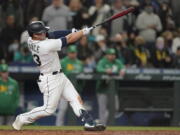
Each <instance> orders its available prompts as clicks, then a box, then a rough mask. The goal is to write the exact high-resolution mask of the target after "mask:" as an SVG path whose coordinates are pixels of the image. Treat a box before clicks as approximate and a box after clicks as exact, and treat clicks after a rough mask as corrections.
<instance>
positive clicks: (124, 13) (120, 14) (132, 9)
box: [91, 7, 135, 29]
mask: <svg viewBox="0 0 180 135" xmlns="http://www.w3.org/2000/svg"><path fill="white" fill-rule="evenodd" d="M134 10H135V8H134V7H130V8H128V9H125V10H123V11H121V12H119V13H117V14H115V15H113V16H111V17H110V18H108V19H106V20H105V21H104V22H102V23H99V24H96V25H94V26H92V27H91V28H92V29H94V28H96V27H97V26H100V25H102V24H104V23H107V22H110V21H112V20H115V19H117V18H119V17H122V16H124V15H127V14H129V13H131V12H133V11H134Z"/></svg>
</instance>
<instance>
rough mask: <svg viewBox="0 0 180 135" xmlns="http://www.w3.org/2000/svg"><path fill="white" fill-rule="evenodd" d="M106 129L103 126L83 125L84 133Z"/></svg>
mask: <svg viewBox="0 0 180 135" xmlns="http://www.w3.org/2000/svg"><path fill="white" fill-rule="evenodd" d="M105 129H106V126H105V125H103V124H97V123H95V124H93V125H89V124H88V123H85V125H84V130H85V131H104V130H105Z"/></svg>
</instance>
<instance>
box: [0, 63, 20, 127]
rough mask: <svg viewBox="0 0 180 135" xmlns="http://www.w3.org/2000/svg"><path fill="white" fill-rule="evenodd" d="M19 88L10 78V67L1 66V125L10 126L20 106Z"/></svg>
mask: <svg viewBox="0 0 180 135" xmlns="http://www.w3.org/2000/svg"><path fill="white" fill-rule="evenodd" d="M19 96H20V95H19V86H18V83H17V81H16V80H14V79H13V78H11V77H9V72H8V65H6V64H0V99H1V102H0V125H10V124H12V121H13V120H14V116H13V115H14V114H15V112H16V109H17V107H18V105H19Z"/></svg>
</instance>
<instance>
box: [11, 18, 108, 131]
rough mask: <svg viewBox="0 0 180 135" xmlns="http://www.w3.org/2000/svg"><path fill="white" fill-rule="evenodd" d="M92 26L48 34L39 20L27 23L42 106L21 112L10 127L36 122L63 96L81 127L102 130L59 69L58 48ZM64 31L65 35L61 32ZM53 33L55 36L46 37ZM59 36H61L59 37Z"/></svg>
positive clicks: (89, 129)
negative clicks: (52, 37)
mask: <svg viewBox="0 0 180 135" xmlns="http://www.w3.org/2000/svg"><path fill="white" fill-rule="evenodd" d="M91 29H92V28H84V29H82V30H79V31H77V32H74V33H70V34H68V33H67V34H68V35H66V34H65V32H64V33H61V32H60V31H55V32H53V33H48V30H49V28H47V27H46V26H45V25H44V23H43V22H42V21H35V22H32V23H31V24H29V25H28V33H29V35H30V37H29V39H28V47H29V50H30V51H31V53H32V56H33V59H34V61H35V63H36V64H37V65H38V68H39V70H40V76H39V79H38V82H37V83H38V86H39V89H40V91H41V93H42V94H43V100H44V105H43V106H41V107H37V108H34V109H33V110H32V111H30V112H27V113H23V114H20V115H18V116H17V117H16V120H15V121H14V123H13V124H12V126H13V128H14V129H16V130H20V129H21V128H22V126H23V125H26V124H30V123H33V122H35V121H36V120H37V119H39V118H41V117H45V116H50V115H52V114H53V113H54V112H55V111H56V108H57V106H58V103H59V100H60V98H64V99H66V100H67V101H68V102H69V103H70V105H71V107H72V108H73V111H74V113H75V114H76V116H77V117H79V118H80V119H81V120H82V121H83V122H84V129H85V130H88V131H103V130H105V128H106V127H105V126H104V125H102V124H98V123H96V122H95V121H94V120H93V118H92V116H91V115H90V114H89V113H88V112H87V111H86V110H85V108H84V107H83V102H82V100H81V97H80V96H79V94H78V93H77V91H76V90H75V88H74V87H73V85H72V83H71V82H70V81H69V79H68V78H67V77H66V76H65V75H64V73H63V72H62V69H61V65H60V61H59V57H58V53H57V52H58V51H60V50H61V48H62V47H63V46H66V45H67V44H70V43H73V42H75V41H77V40H78V39H80V38H81V37H82V36H83V35H87V34H89V32H90V31H91ZM63 34H64V37H62V35H63ZM50 35H53V36H54V37H55V38H56V39H49V38H48V37H49V36H50ZM59 37H61V38H59Z"/></svg>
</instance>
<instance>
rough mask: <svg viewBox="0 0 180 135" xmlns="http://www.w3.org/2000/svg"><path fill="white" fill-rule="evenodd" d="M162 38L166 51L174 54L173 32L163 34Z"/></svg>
mask: <svg viewBox="0 0 180 135" xmlns="http://www.w3.org/2000/svg"><path fill="white" fill-rule="evenodd" d="M162 37H163V38H164V41H165V47H166V49H167V50H168V52H169V53H170V54H172V53H173V52H172V43H173V38H174V36H173V33H172V32H171V31H165V32H163V33H162Z"/></svg>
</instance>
